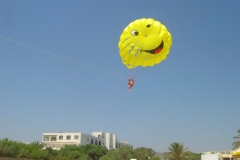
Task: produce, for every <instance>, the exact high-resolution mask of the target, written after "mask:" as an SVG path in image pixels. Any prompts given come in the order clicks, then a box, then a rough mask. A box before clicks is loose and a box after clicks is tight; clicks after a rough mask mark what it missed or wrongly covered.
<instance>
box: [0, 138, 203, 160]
mask: <svg viewBox="0 0 240 160" xmlns="http://www.w3.org/2000/svg"><path fill="white" fill-rule="evenodd" d="M168 149H169V152H166V153H165V154H164V157H163V158H164V159H167V160H185V159H188V160H200V159H201V155H200V154H195V153H192V152H190V151H188V149H186V148H184V146H183V144H182V143H176V142H175V143H172V144H171V145H170V147H169V148H168ZM155 154H156V152H155V151H154V150H153V149H151V148H144V147H141V148H136V149H134V150H131V149H129V148H127V147H122V148H118V149H113V150H108V149H107V148H106V147H103V146H99V145H93V144H87V145H82V146H72V145H69V146H65V147H63V148H61V149H60V150H53V149H52V148H50V147H49V148H46V149H43V145H42V144H41V143H39V142H32V143H30V144H25V143H22V142H17V141H12V140H9V139H7V138H5V139H1V140H0V157H12V158H26V159H36V160H130V159H137V160H146V159H151V160H161V158H160V157H157V156H155ZM176 155H178V156H177V157H176ZM174 156H175V157H174Z"/></svg>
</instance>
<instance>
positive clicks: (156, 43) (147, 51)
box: [118, 18, 172, 68]
mask: <svg viewBox="0 0 240 160" xmlns="http://www.w3.org/2000/svg"><path fill="white" fill-rule="evenodd" d="M171 45H172V37H171V34H170V33H169V32H168V30H167V28H166V27H165V26H164V25H163V24H161V23H160V22H159V21H155V20H154V19H151V18H149V19H139V20H136V21H134V22H132V23H130V24H129V25H128V26H127V27H126V28H125V29H124V31H123V33H122V35H121V37H120V41H119V45H118V47H119V49H120V56H121V58H122V61H123V64H124V65H126V66H127V67H128V68H134V67H136V66H143V67H146V66H153V65H155V64H158V63H160V62H161V61H162V60H164V59H165V58H166V56H167V54H168V53H169V51H170V47H171Z"/></svg>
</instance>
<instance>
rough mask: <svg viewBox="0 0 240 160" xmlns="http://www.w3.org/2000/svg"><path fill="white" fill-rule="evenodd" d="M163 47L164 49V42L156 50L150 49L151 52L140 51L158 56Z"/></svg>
mask: <svg viewBox="0 0 240 160" xmlns="http://www.w3.org/2000/svg"><path fill="white" fill-rule="evenodd" d="M163 47H164V42H163V41H162V42H161V43H160V45H159V46H158V47H157V48H155V49H152V50H142V51H144V52H148V53H150V54H158V53H160V52H161V51H162V49H163Z"/></svg>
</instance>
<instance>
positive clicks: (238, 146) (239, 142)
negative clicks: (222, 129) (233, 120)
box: [232, 129, 240, 149]
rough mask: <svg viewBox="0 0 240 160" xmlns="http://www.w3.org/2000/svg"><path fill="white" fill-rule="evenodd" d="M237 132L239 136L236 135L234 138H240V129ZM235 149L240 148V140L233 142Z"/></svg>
mask: <svg viewBox="0 0 240 160" xmlns="http://www.w3.org/2000/svg"><path fill="white" fill-rule="evenodd" d="M237 132H238V136H235V137H233V139H237V138H238V139H240V129H239V130H237ZM232 145H233V149H238V148H240V140H238V141H236V142H233V144H232Z"/></svg>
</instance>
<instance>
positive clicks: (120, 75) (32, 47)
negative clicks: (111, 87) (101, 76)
mask: <svg viewBox="0 0 240 160" xmlns="http://www.w3.org/2000/svg"><path fill="white" fill-rule="evenodd" d="M0 38H2V39H4V40H7V41H10V42H13V43H16V44H19V45H22V46H25V47H28V48H31V49H34V50H37V51H40V52H43V53H46V54H49V55H52V56H55V57H58V58H61V59H64V60H67V61H71V62H74V63H77V64H80V65H82V66H85V67H88V68H92V69H95V70H98V71H101V72H105V73H108V74H111V75H113V76H117V77H120V78H124V79H127V77H124V76H121V75H118V74H115V73H112V72H108V71H105V70H103V69H99V68H96V67H93V66H90V65H87V64H84V63H81V62H78V61H75V60H72V59H69V58H66V57H63V56H59V55H57V54H54V53H51V52H47V51H44V50H41V49H38V48H35V47H32V46H29V45H26V44H23V43H20V42H17V41H14V40H11V39H8V38H5V37H2V36H0Z"/></svg>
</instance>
